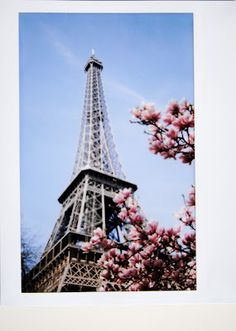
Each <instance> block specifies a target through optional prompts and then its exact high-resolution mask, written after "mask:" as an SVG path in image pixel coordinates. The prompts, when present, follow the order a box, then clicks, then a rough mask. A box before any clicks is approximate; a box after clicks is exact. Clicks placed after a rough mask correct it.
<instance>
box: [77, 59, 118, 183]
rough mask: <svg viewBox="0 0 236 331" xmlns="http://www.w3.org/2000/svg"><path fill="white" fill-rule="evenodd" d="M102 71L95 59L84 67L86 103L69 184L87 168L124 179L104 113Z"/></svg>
mask: <svg viewBox="0 0 236 331" xmlns="http://www.w3.org/2000/svg"><path fill="white" fill-rule="evenodd" d="M102 68H103V66H102V63H101V62H100V61H98V60H97V59H95V57H94V56H91V58H90V59H89V61H88V64H87V65H86V67H85V71H86V72H87V84H86V91H85V102H84V110H83V116H82V124H81V131H80V139H79V144H78V150H77V154H76V161H75V166H74V170H73V174H72V180H73V179H74V178H75V177H76V175H77V174H78V173H79V172H80V170H82V169H84V168H86V167H89V168H94V169H97V170H100V171H103V172H105V173H108V174H111V175H113V176H116V177H119V178H124V174H123V172H122V169H121V165H120V163H119V160H118V154H117V152H116V149H115V145H114V142H113V136H112V133H111V128H110V124H109V118H108V114H107V110H106V103H105V98H104V92H103V87H102V80H101V71H102Z"/></svg>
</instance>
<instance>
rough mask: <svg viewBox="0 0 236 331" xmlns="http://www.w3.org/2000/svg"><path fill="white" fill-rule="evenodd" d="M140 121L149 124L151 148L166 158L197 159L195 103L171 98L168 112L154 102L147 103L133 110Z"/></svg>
mask: <svg viewBox="0 0 236 331" xmlns="http://www.w3.org/2000/svg"><path fill="white" fill-rule="evenodd" d="M132 114H133V116H134V117H135V118H136V119H137V120H138V121H137V123H139V124H142V125H145V126H147V128H148V131H147V133H148V134H149V135H150V139H149V149H150V151H151V152H152V153H154V154H159V155H161V156H162V157H163V158H164V159H169V158H172V159H176V158H178V159H179V160H180V161H181V162H183V163H188V164H191V163H192V161H193V159H194V107H193V106H192V105H191V104H189V103H188V102H187V101H183V102H181V103H178V102H177V101H171V102H170V103H169V104H168V106H167V109H166V111H165V113H164V114H163V115H161V113H160V111H157V110H155V107H154V105H153V104H149V103H148V104H144V105H142V106H141V107H136V108H135V109H133V110H132Z"/></svg>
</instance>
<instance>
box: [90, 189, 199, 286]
mask: <svg viewBox="0 0 236 331" xmlns="http://www.w3.org/2000/svg"><path fill="white" fill-rule="evenodd" d="M129 192H130V193H129ZM193 197H194V192H193V190H191V192H190V194H189V198H188V202H187V204H188V208H193V205H194V200H193V199H194V198H193ZM114 201H116V203H117V206H118V208H119V209H120V213H119V217H120V223H121V224H123V225H125V226H128V231H126V233H125V241H124V242H121V243H117V242H111V243H109V244H107V242H106V238H105V233H104V232H103V231H102V230H101V229H97V230H95V232H94V236H93V237H92V239H91V241H90V242H89V244H88V245H87V247H86V249H85V251H88V250H91V249H93V248H94V247H95V248H96V247H97V246H98V245H100V247H101V248H102V249H103V252H104V253H103V255H102V257H101V258H100V260H99V265H100V266H101V268H102V273H101V278H102V280H103V285H102V290H106V291H110V290H114V287H112V286H111V284H116V285H117V286H119V289H122V290H126V291H140V290H185V289H195V287H196V262H195V230H194V229H193V228H192V226H190V224H188V223H187V222H183V221H182V227H181V226H179V227H177V228H169V229H165V228H163V227H161V226H159V224H158V223H157V222H154V221H153V222H147V221H146V219H145V218H144V217H143V215H142V214H141V212H140V209H139V207H138V205H137V203H136V202H135V200H134V199H133V197H132V195H131V190H127V189H125V190H123V191H120V192H119V193H118V194H117V195H116V197H115V199H114ZM191 225H192V224H191ZM183 227H184V229H183ZM188 227H190V228H191V231H190V232H187V231H186V229H187V228H188ZM182 230H183V234H182Z"/></svg>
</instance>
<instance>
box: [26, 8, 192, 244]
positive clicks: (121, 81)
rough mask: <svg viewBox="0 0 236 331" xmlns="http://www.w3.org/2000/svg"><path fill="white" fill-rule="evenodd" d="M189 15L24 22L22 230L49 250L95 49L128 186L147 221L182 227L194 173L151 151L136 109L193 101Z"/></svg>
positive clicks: (37, 17) (40, 17) (47, 17)
mask: <svg viewBox="0 0 236 331" xmlns="http://www.w3.org/2000/svg"><path fill="white" fill-rule="evenodd" d="M192 20H193V18H192V15H191V14H30V13H27V14H20V159H21V218H22V225H23V226H24V227H26V228H28V229H29V230H30V232H32V234H35V235H36V237H37V240H38V243H39V244H41V245H42V246H44V245H45V243H46V241H47V239H48V237H49V235H50V233H51V231H52V228H53V226H54V223H55V221H56V219H57V217H58V215H59V212H60V205H59V203H58V202H57V198H58V197H59V196H60V194H61V193H62V192H63V191H64V189H65V188H66V186H67V185H68V184H69V181H70V177H71V174H72V169H73V165H74V161H75V154H76V148H77V144H78V139H79V132H80V121H81V114H82V109H83V101H84V92H85V82H86V75H85V73H84V70H83V69H84V65H85V63H86V61H87V59H88V57H89V56H90V54H91V49H95V55H96V57H97V58H98V59H100V60H101V61H102V62H103V65H104V70H103V72H102V80H103V87H104V92H105V99H106V104H107V108H108V113H109V117H110V122H111V123H110V124H111V127H112V131H113V135H114V141H115V144H116V148H117V151H118V154H119V157H120V162H121V163H122V166H123V170H124V172H125V174H126V177H127V180H129V181H132V182H134V183H136V184H137V185H138V191H137V194H136V197H137V198H138V200H139V201H140V204H141V205H142V207H143V210H144V212H145V214H146V215H147V217H148V218H149V219H156V220H158V221H159V222H160V223H161V224H163V225H166V226H172V225H175V224H176V219H175V217H174V213H175V212H177V211H178V210H179V209H180V208H181V206H182V204H183V201H182V197H181V194H182V193H186V192H187V191H188V189H189V187H190V185H191V184H193V182H194V166H188V165H183V164H180V163H178V162H176V161H173V160H162V159H161V158H159V157H157V156H154V155H152V154H151V153H150V152H149V151H148V143H147V136H145V134H144V133H143V131H144V128H142V127H140V126H137V125H135V124H131V123H130V122H129V120H130V119H131V114H130V110H131V109H132V108H133V107H135V106H137V105H139V104H140V103H141V102H143V101H151V102H154V103H155V104H156V106H157V108H158V109H160V110H163V109H164V108H165V106H166V105H167V103H168V102H169V101H170V100H172V99H177V100H181V99H182V98H187V99H188V100H189V101H190V102H193V101H194V99H193V98H194V95H193V88H194V85H193V22H192Z"/></svg>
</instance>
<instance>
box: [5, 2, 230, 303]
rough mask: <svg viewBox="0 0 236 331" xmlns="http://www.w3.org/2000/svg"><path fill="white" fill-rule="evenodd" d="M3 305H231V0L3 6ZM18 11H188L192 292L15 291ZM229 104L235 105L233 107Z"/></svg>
mask: <svg viewBox="0 0 236 331" xmlns="http://www.w3.org/2000/svg"><path fill="white" fill-rule="evenodd" d="M0 6H1V7H2V9H3V10H2V11H1V34H2V35H1V37H2V38H1V42H2V45H3V47H1V49H2V53H1V57H2V59H1V62H0V63H1V67H2V68H1V69H2V71H3V77H4V78H3V79H1V86H0V88H1V89H0V90H1V91H3V95H2V97H1V98H2V101H1V104H2V107H1V124H2V127H1V131H0V132H1V142H2V143H3V146H2V148H1V150H2V151H3V152H2V157H3V158H2V160H3V162H2V163H1V184H2V185H1V190H0V193H1V197H0V198H1V200H0V201H1V202H2V205H1V216H2V222H1V300H2V304H5V305H17V306H29V305H30V306H53V305H57V306H72V305H101V304H108V305H122V304H124V303H126V304H129V305H137V306H140V307H141V306H143V305H144V304H151V305H152V304H157V303H158V304H163V303H168V304H173V303H182V304H183V303H185V304H187V303H202V302H208V303H212V302H214V303H219V302H221V303H224V302H227V303H230V302H231V303H232V302H236V282H235V279H236V268H235V264H234V263H233V262H234V261H235V244H234V241H235V233H236V226H235V221H234V219H235V217H234V205H235V202H234V198H233V197H236V192H235V187H236V185H235V184H236V182H235V179H236V178H235V167H234V162H233V161H235V159H234V150H235V147H234V141H235V135H234V130H235V121H236V116H235V113H236V112H235V111H234V109H233V106H234V103H233V98H234V97H233V95H234V92H235V91H234V89H235V87H234V86H235V76H236V75H235V65H233V64H234V61H235V56H234V53H235V47H234V44H233V41H234V40H235V32H234V29H235V17H236V15H235V14H236V12H235V8H236V7H235V3H233V2H223V1H222V2H221V1H217V2H214V1H211V2H195V1H193V2H185V1H183V2H180V1H178V2H169V1H168V2H165V1H164V2H149V1H146V2H141V1H140V2H133V1H131V2H128V1H121V2H108V1H104V2H98V1H95V2H77V1H71V2H70V1H66V2H62V1H58V2H57V1H20V0H18V1H16V0H15V1H11V2H10V1H2V2H1V5H0ZM19 12H101V13H105V12H120V13H121V12H136V13H138V12H193V13H194V44H195V106H196V109H197V110H199V113H198V115H197V125H196V133H197V161H196V184H197V205H198V208H197V219H198V227H197V235H198V239H197V244H198V250H197V254H198V290H197V291H196V292H183V293H180V292H176V293H174V292H161V293H157V292H148V293H134V292H132V293H99V294H98V293H66V294H64V293H63V294H62V293H59V294H55V293H50V294H21V293H20V256H19V249H20V244H19V215H20V205H19V139H18V138H19V95H18V13H19ZM234 107H235V106H234Z"/></svg>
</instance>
